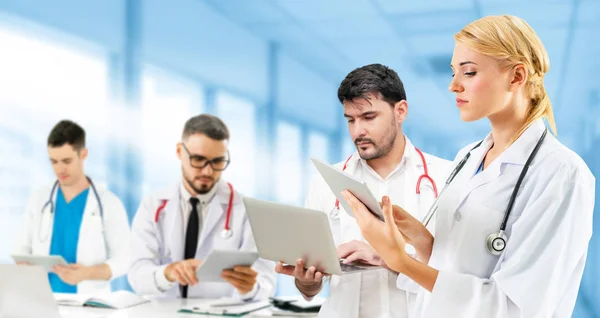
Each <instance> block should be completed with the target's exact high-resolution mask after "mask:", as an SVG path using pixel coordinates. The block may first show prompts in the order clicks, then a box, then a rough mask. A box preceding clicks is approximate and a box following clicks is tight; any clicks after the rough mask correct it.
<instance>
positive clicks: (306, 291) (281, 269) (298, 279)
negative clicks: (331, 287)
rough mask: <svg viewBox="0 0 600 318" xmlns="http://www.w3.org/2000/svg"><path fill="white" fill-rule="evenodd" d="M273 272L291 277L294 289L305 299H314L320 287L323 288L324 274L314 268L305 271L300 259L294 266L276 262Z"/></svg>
mask: <svg viewBox="0 0 600 318" xmlns="http://www.w3.org/2000/svg"><path fill="white" fill-rule="evenodd" d="M275 271H276V272H277V273H279V274H284V275H288V276H293V277H294V278H295V284H296V288H298V290H299V291H300V292H301V293H302V295H304V297H305V298H307V299H308V298H312V297H314V296H315V295H316V294H318V293H319V291H321V287H323V277H324V276H325V274H323V273H321V272H319V271H317V268H316V267H314V266H311V267H309V268H308V269H305V268H304V261H303V260H302V259H298V260H297V261H296V266H292V265H283V263H282V262H277V266H275Z"/></svg>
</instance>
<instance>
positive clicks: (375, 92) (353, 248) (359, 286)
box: [276, 64, 450, 318]
mask: <svg viewBox="0 0 600 318" xmlns="http://www.w3.org/2000/svg"><path fill="white" fill-rule="evenodd" d="M338 98H339V100H340V102H341V103H342V104H343V106H344V117H346V119H347V121H348V130H349V132H350V137H351V138H352V141H353V142H354V144H355V145H356V150H357V151H356V152H354V153H353V154H352V155H351V156H350V157H348V158H347V159H346V160H344V161H342V162H340V163H338V164H337V165H336V167H337V168H339V169H340V170H343V171H344V172H346V173H349V174H351V175H353V176H354V177H356V178H358V179H360V180H362V181H364V182H366V183H367V185H368V187H369V189H370V190H371V192H372V193H373V194H374V195H375V197H377V198H380V197H382V196H383V195H389V196H391V198H392V201H393V202H403V204H405V205H406V206H408V207H410V208H407V210H408V211H409V212H410V213H411V214H413V215H414V216H415V217H422V216H424V215H425V214H426V212H427V208H428V207H429V205H430V204H431V203H432V202H433V200H434V199H435V198H436V196H437V184H439V185H442V182H443V180H444V177H445V176H446V175H447V174H448V173H449V172H450V171H449V170H450V162H449V161H446V160H443V159H440V158H437V157H435V156H432V155H429V154H426V153H423V152H422V151H420V150H419V149H418V148H416V147H415V146H413V144H412V143H411V142H410V140H409V139H408V138H407V137H406V136H405V135H404V134H403V133H402V124H403V122H404V120H405V119H406V116H407V114H408V103H407V101H406V93H405V91H404V86H403V83H402V81H401V80H400V78H399V77H398V74H397V73H396V72H395V71H394V70H392V69H390V68H388V67H386V66H384V65H381V64H372V65H367V66H364V67H361V68H358V69H356V70H354V71H352V72H351V73H350V74H348V76H347V77H346V78H345V79H344V80H343V81H342V83H341V85H340V87H339V90H338ZM305 206H306V207H308V208H310V209H314V210H320V211H323V212H325V213H328V214H329V219H330V225H331V229H332V233H333V235H334V241H335V243H336V245H337V246H338V249H337V250H338V256H339V257H340V258H345V260H346V262H351V261H355V260H361V261H363V262H367V263H371V264H374V265H384V264H383V262H382V260H381V259H380V258H379V257H378V256H377V254H376V253H374V250H373V249H372V247H371V246H370V245H368V244H367V243H365V241H364V239H363V237H362V236H361V233H360V228H359V227H358V225H357V223H356V220H355V219H354V218H352V217H351V216H349V215H348V214H347V213H346V212H345V211H344V210H343V208H342V207H341V205H340V204H339V202H338V201H337V200H336V197H335V196H334V194H333V193H332V192H331V190H330V189H329V187H328V186H327V184H326V183H325V181H324V180H323V179H322V178H321V177H320V176H317V177H316V178H315V179H314V180H313V182H312V184H311V186H310V189H309V191H308V196H307V198H306V203H305ZM303 265H304V264H303V262H302V260H298V262H297V264H296V266H289V265H288V266H283V265H282V264H281V263H279V264H277V267H276V271H278V272H279V273H283V274H287V275H290V276H294V277H295V283H296V286H297V288H298V290H299V291H300V292H301V293H302V294H303V295H304V296H305V297H307V298H311V297H313V296H315V295H316V294H317V293H318V292H319V291H320V290H321V288H322V286H323V274H322V273H320V272H316V271H315V268H314V267H311V268H309V269H308V270H304V266H303ZM397 279H398V275H397V273H394V272H392V271H389V270H387V269H381V270H375V271H370V272H365V273H360V274H351V275H345V276H343V277H342V276H333V277H332V278H331V283H330V297H329V298H328V299H327V300H326V302H325V303H324V305H323V306H322V308H321V311H320V313H319V315H320V316H322V317H344V318H351V317H407V316H408V307H409V306H410V302H411V300H412V299H414V295H415V294H413V293H410V292H406V291H404V290H400V289H398V288H396V281H397ZM415 288H418V286H417V285H415ZM413 292H415V293H416V290H413Z"/></svg>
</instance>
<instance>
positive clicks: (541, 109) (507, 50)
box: [454, 15, 556, 143]
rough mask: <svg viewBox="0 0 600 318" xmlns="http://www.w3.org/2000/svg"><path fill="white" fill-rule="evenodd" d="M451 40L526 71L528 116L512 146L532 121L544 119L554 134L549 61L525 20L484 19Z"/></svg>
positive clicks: (509, 17)
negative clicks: (547, 77)
mask: <svg viewBox="0 0 600 318" xmlns="http://www.w3.org/2000/svg"><path fill="white" fill-rule="evenodd" d="M454 39H455V40H456V41H457V42H460V43H461V44H464V45H466V46H468V47H469V48H471V49H472V50H474V51H476V52H479V53H481V54H484V55H487V56H490V57H493V58H496V59H497V60H498V61H499V62H500V63H502V64H503V65H504V66H505V67H506V68H512V67H514V66H516V65H518V64H523V66H524V67H525V68H526V69H527V73H528V77H527V83H526V84H525V89H526V90H525V93H526V94H527V95H528V97H529V102H530V105H529V107H530V108H529V113H528V115H527V119H526V121H525V125H523V127H521V129H520V130H519V131H518V132H517V134H516V135H515V137H513V140H512V141H511V143H512V142H514V141H515V140H516V139H517V138H519V136H521V134H522V133H523V132H524V131H525V130H526V129H527V128H528V127H529V126H530V125H531V124H532V123H533V122H534V121H536V120H537V119H539V118H543V117H545V118H546V120H547V121H548V124H549V125H550V128H551V129H552V132H553V133H554V135H556V123H555V121H554V114H553V113H552V104H551V103H550V98H549V97H548V94H547V93H546V88H545V87H544V75H545V74H546V72H548V70H549V69H550V58H549V57H548V52H546V48H545V47H544V44H542V41H541V40H540V38H539V37H538V36H537V34H536V33H535V31H534V30H533V29H532V28H531V26H529V24H527V22H525V20H523V19H521V18H519V17H515V16H511V15H501V16H487V17H484V18H481V19H479V20H476V21H473V22H471V23H470V24H468V25H467V26H466V27H464V28H463V29H462V30H461V31H460V32H458V33H457V34H455V35H454Z"/></svg>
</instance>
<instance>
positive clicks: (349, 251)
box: [337, 240, 385, 266]
mask: <svg viewBox="0 0 600 318" xmlns="http://www.w3.org/2000/svg"><path fill="white" fill-rule="evenodd" d="M337 256H338V257H339V258H340V259H344V264H350V263H352V262H360V263H364V264H368V265H375V266H384V265H385V264H384V262H383V260H382V259H381V257H380V256H379V254H377V252H376V251H375V249H374V248H373V247H371V245H369V244H367V243H365V242H361V241H356V240H355V241H350V242H347V243H343V244H341V245H340V246H338V247H337Z"/></svg>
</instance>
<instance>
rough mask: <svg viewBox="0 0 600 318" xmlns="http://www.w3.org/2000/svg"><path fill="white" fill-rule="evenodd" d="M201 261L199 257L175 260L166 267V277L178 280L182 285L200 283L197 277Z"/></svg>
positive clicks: (171, 280)
mask: <svg viewBox="0 0 600 318" xmlns="http://www.w3.org/2000/svg"><path fill="white" fill-rule="evenodd" d="M200 263H201V261H200V260H197V259H186V260H183V261H179V262H175V263H172V264H170V265H169V266H167V267H166V268H165V277H166V278H167V280H169V281H170V282H174V281H177V282H178V283H179V284H180V285H182V286H187V285H191V286H194V285H196V284H198V278H196V269H198V266H200Z"/></svg>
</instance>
